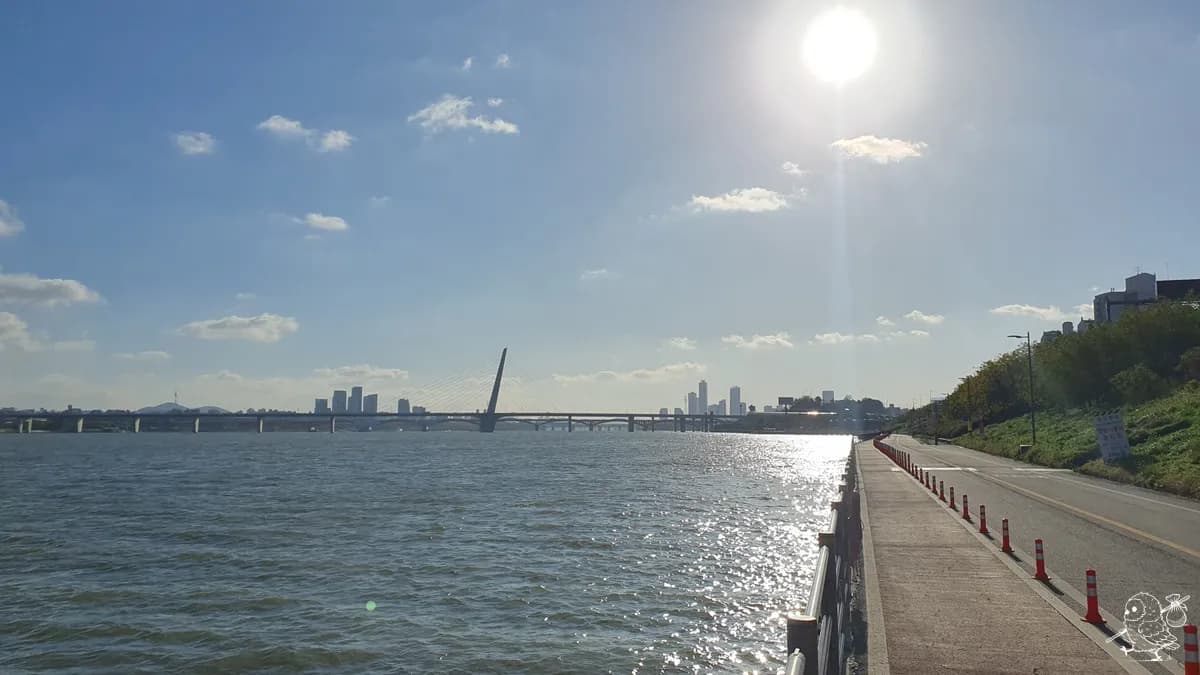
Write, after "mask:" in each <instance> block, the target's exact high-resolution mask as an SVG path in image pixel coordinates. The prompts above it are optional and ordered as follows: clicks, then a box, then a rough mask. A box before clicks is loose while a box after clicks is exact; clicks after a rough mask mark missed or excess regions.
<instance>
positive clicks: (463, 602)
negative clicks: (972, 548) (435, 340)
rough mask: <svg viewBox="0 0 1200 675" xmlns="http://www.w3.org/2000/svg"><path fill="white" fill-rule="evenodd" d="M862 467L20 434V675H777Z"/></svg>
mask: <svg viewBox="0 0 1200 675" xmlns="http://www.w3.org/2000/svg"><path fill="white" fill-rule="evenodd" d="M848 445H849V444H848V440H847V439H846V438H842V437H839V438H833V437H826V438H818V437H809V438H799V437H786V436H758V437H755V436H735V435H706V434H665V433H664V434H600V433H593V434H588V433H586V432H585V433H575V434H572V435H570V436H567V435H565V434H556V433H545V432H543V433H505V434H494V435H480V434H469V433H438V434H432V433H431V434H413V433H403V434H400V433H397V434H369V435H368V434H338V435H336V436H329V435H318V434H312V435H309V434H264V435H262V436H257V435H250V434H201V435H199V436H190V435H183V434H169V435H168V434H161V435H156V434H140V435H137V436H134V435H131V434H123V435H119V436H117V435H113V436H106V435H99V434H83V435H79V436H76V435H68V434H61V435H59V434H54V435H50V434H35V435H32V436H30V435H25V436H17V435H15V434H14V435H3V436H0V464H2V465H3V466H4V467H5V470H4V471H3V472H0V513H4V514H5V518H4V519H3V521H0V617H2V618H0V671H2V672H62V673H76V672H78V673H129V672H167V671H170V672H196V673H219V672H239V671H251V670H254V671H264V672H279V673H291V672H314V671H319V672H344V673H362V672H379V673H394V672H525V673H561V672H630V673H651V672H681V671H691V672H778V671H780V669H781V666H782V659H781V658H780V657H781V656H782V651H783V649H782V644H781V643H782V639H783V613H784V612H785V611H787V610H790V609H795V608H798V607H802V606H803V604H804V599H805V598H804V594H805V593H806V592H807V589H808V587H809V585H810V581H811V579H810V578H809V575H810V574H811V567H812V564H813V560H814V557H815V553H816V546H815V536H814V532H816V531H817V530H818V529H819V528H820V527H821V526H822V525H823V524H824V520H825V517H826V514H827V509H828V500H829V498H830V497H831V496H832V493H833V490H834V484H833V481H834V478H835V476H837V475H838V474H839V473H840V471H841V468H842V466H843V465H844V461H845V455H846V450H847V448H848ZM368 602H369V603H370V604H368Z"/></svg>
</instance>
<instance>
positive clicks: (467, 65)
mask: <svg viewBox="0 0 1200 675" xmlns="http://www.w3.org/2000/svg"><path fill="white" fill-rule="evenodd" d="M474 64H475V57H473V56H468V57H467V58H465V59H463V62H462V71H463V72H466V71H468V70H470V69H471V66H472V65H474Z"/></svg>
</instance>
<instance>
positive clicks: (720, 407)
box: [717, 399, 729, 415]
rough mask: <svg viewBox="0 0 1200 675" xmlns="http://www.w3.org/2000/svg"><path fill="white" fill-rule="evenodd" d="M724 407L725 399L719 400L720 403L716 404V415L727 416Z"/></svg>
mask: <svg viewBox="0 0 1200 675" xmlns="http://www.w3.org/2000/svg"><path fill="white" fill-rule="evenodd" d="M725 406H726V403H725V399H721V400H720V402H718V403H717V414H718V415H728V414H729V413H728V411H727V408H726V407H725Z"/></svg>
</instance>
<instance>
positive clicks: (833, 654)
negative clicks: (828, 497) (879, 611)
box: [787, 447, 862, 675]
mask: <svg viewBox="0 0 1200 675" xmlns="http://www.w3.org/2000/svg"><path fill="white" fill-rule="evenodd" d="M857 476H858V473H857V471H856V469H855V451H854V448H853V447H851V449H850V457H849V459H848V460H847V461H846V473H845V475H844V476H843V478H842V482H841V484H840V485H838V497H837V498H835V499H834V500H833V501H832V503H831V504H830V513H829V526H828V528H827V530H826V531H824V532H820V533H818V534H817V542H818V544H819V546H820V549H819V551H818V554H817V565H816V574H814V575H813V585H812V591H811V592H810V593H809V595H808V606H807V607H806V608H805V611H804V612H802V613H792V614H788V617H787V653H788V667H787V673H788V675H834V674H840V673H844V672H846V659H847V657H848V656H849V654H850V650H849V647H850V630H849V628H850V585H851V581H852V579H853V576H854V570H855V568H856V567H857V565H858V562H859V560H860V558H861V552H862V519H861V517H860V512H859V510H858V507H859V504H858V478H857ZM796 657H799V658H796ZM793 669H794V670H793Z"/></svg>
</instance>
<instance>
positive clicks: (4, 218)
mask: <svg viewBox="0 0 1200 675" xmlns="http://www.w3.org/2000/svg"><path fill="white" fill-rule="evenodd" d="M24 229H25V223H22V222H21V219H20V218H18V217H17V213H16V211H14V210H13V209H12V207H11V206H9V205H8V202H6V201H4V200H3V199H0V237H11V236H13V235H14V234H16V233H18V232H20V231H22V230H24Z"/></svg>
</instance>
